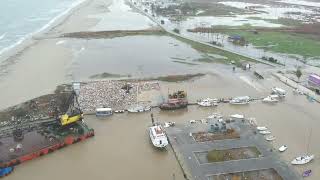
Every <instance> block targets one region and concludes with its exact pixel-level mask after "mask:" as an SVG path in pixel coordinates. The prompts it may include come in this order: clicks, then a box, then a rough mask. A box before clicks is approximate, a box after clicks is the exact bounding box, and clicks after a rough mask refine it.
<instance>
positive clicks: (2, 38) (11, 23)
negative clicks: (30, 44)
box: [0, 0, 84, 56]
mask: <svg viewBox="0 0 320 180" xmlns="http://www.w3.org/2000/svg"><path fill="white" fill-rule="evenodd" d="M83 1H84V0H45V1H43V0H1V1H0V56H1V54H3V53H4V52H7V51H9V50H10V49H12V48H13V47H15V46H16V45H18V44H20V43H22V42H23V41H24V40H25V39H27V38H29V37H31V36H32V35H34V34H36V33H38V32H41V31H43V30H45V29H47V28H48V27H50V25H51V24H52V23H53V22H54V21H55V20H57V19H59V17H62V16H63V15H64V14H66V13H68V12H69V11H70V10H71V9H72V8H73V7H75V6H77V5H78V4H80V3H81V2H83Z"/></svg>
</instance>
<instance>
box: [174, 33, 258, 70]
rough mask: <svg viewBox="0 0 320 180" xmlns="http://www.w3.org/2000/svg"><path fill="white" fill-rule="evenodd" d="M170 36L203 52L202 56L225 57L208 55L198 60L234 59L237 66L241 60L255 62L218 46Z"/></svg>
mask: <svg viewBox="0 0 320 180" xmlns="http://www.w3.org/2000/svg"><path fill="white" fill-rule="evenodd" d="M171 36H172V37H174V38H176V39H177V40H179V41H182V42H184V43H187V44H189V45H191V47H192V48H193V49H195V50H197V51H199V52H201V53H203V54H204V57H209V55H210V54H216V55H220V56H223V57H225V58H212V57H210V58H207V59H200V62H207V63H210V62H212V63H231V61H234V62H235V64H236V65H237V66H240V65H241V62H244V61H249V62H250V61H251V62H256V61H255V60H254V59H250V58H247V57H244V56H240V55H237V54H234V53H231V52H228V51H225V50H221V49H218V48H215V47H211V46H207V45H204V44H201V43H198V42H195V41H191V40H188V39H184V38H181V37H178V36H174V35H171ZM197 61H199V60H197Z"/></svg>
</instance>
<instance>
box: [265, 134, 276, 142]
mask: <svg viewBox="0 0 320 180" xmlns="http://www.w3.org/2000/svg"><path fill="white" fill-rule="evenodd" d="M275 139H276V137H274V136H271V135H269V136H267V137H266V140H267V141H273V140H275Z"/></svg>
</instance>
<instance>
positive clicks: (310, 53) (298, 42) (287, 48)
mask: <svg viewBox="0 0 320 180" xmlns="http://www.w3.org/2000/svg"><path fill="white" fill-rule="evenodd" d="M226 33H227V34H229V35H232V34H237V35H240V36H243V37H245V39H246V40H247V41H248V42H249V43H251V44H253V45H254V46H257V47H259V48H263V49H266V50H270V51H273V52H278V53H286V54H298V55H301V56H303V57H306V58H309V57H318V56H320V41H317V40H315V39H312V38H311V36H308V35H302V34H293V33H292V34H290V33H284V32H259V33H258V34H254V33H252V32H249V31H244V30H227V31H226Z"/></svg>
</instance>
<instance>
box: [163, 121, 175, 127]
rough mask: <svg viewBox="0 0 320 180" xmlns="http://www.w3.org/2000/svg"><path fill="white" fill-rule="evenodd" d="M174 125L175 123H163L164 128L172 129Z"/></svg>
mask: <svg viewBox="0 0 320 180" xmlns="http://www.w3.org/2000/svg"><path fill="white" fill-rule="evenodd" d="M175 124H176V123H175V122H165V123H164V127H165V128H167V127H172V126H174V125H175Z"/></svg>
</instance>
